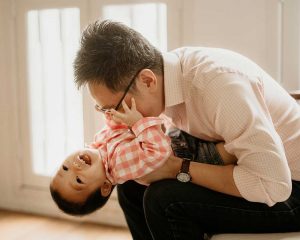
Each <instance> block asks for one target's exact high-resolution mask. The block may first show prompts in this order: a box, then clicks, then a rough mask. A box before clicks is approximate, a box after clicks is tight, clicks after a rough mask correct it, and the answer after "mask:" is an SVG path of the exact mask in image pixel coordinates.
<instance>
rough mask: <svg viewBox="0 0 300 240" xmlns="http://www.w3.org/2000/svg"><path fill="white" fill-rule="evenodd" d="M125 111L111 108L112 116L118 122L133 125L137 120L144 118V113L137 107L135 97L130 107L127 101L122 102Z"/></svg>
mask: <svg viewBox="0 0 300 240" xmlns="http://www.w3.org/2000/svg"><path fill="white" fill-rule="evenodd" d="M122 106H123V109H124V112H123V113H122V112H118V111H116V110H114V109H111V110H110V113H111V118H112V120H114V121H115V122H117V123H124V124H126V125H127V126H129V127H132V126H133V125H134V124H135V123H136V122H137V121H139V120H140V119H142V118H143V115H142V114H141V113H140V112H139V111H138V110H137V109H136V104H135V100H134V98H131V108H129V107H128V105H127V104H126V102H125V101H123V102H122Z"/></svg>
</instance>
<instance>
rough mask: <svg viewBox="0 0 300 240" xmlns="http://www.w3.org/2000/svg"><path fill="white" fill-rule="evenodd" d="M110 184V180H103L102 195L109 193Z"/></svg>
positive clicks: (105, 195)
mask: <svg viewBox="0 0 300 240" xmlns="http://www.w3.org/2000/svg"><path fill="white" fill-rule="evenodd" d="M111 189H112V184H111V182H110V181H108V180H105V182H104V184H103V185H102V186H101V195H102V197H107V196H108V195H109V194H110V193H111Z"/></svg>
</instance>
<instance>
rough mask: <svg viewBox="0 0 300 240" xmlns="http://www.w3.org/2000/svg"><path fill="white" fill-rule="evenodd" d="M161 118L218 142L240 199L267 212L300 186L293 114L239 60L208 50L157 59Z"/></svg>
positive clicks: (293, 107)
mask: <svg viewBox="0 0 300 240" xmlns="http://www.w3.org/2000/svg"><path fill="white" fill-rule="evenodd" d="M164 71H165V72H164V74H165V75H164V84H165V86H164V87H165V103H166V109H165V115H166V116H167V117H168V118H170V119H171V120H172V123H173V124H174V125H175V126H177V127H178V128H180V129H182V130H184V131H186V132H188V133H190V134H192V135H194V136H196V137H199V138H202V139H205V140H210V141H225V149H226V150H227V151H228V152H229V153H231V154H234V155H235V156H237V158H238V162H237V165H236V166H235V168H234V172H233V178H234V181H235V184H236V186H237V188H238V190H239V191H240V193H241V195H242V196H243V197H244V198H245V199H247V200H249V201H254V202H263V203H266V204H268V205H269V206H272V205H274V204H275V203H276V202H280V201H284V200H286V199H287V198H288V197H289V195H290V193H291V188H292V185H291V179H294V180H300V107H299V105H298V104H297V103H296V101H295V100H294V99H293V98H292V97H290V96H289V94H288V93H287V92H286V91H285V90H284V89H283V88H282V87H281V86H280V85H279V84H278V83H277V82H276V81H275V80H274V79H272V78H271V77H270V76H269V75H268V74H267V73H266V72H265V71H263V70H262V69H261V68H260V67H259V66H257V65H256V64H255V63H253V62H252V61H250V60H249V59H247V58H246V57H244V56H241V55H239V54H237V53H234V52H231V51H228V50H224V49H213V48H188V47H187V48H180V49H177V50H174V51H172V52H169V53H166V54H164Z"/></svg>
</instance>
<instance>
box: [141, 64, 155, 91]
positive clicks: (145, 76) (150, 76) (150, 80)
mask: <svg viewBox="0 0 300 240" xmlns="http://www.w3.org/2000/svg"><path fill="white" fill-rule="evenodd" d="M139 80H140V83H142V84H143V85H144V86H146V87H147V88H148V89H150V90H156V88H157V77H156V75H155V73H154V72H152V71H151V70H150V69H143V70H142V71H141V72H140V73H139Z"/></svg>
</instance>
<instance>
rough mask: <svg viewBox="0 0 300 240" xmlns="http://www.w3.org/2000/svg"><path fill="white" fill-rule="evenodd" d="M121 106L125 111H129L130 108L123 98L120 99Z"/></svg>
mask: <svg viewBox="0 0 300 240" xmlns="http://www.w3.org/2000/svg"><path fill="white" fill-rule="evenodd" d="M122 106H123V109H124V111H125V112H129V111H130V108H129V107H128V105H127V103H126V102H125V101H124V100H123V101H122Z"/></svg>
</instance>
